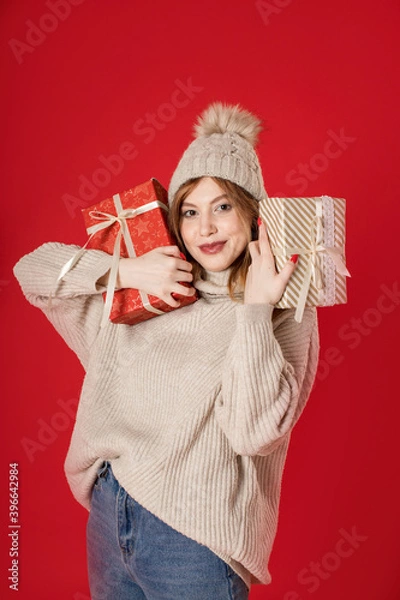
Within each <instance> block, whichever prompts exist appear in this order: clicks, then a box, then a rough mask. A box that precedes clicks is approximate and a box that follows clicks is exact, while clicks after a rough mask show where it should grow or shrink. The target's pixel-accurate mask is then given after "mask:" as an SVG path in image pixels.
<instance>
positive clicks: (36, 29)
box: [8, 0, 85, 65]
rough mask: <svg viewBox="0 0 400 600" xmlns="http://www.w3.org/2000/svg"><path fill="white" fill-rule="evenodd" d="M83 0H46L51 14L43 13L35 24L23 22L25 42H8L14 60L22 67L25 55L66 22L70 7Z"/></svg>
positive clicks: (30, 21) (11, 40) (14, 40)
mask: <svg viewBox="0 0 400 600" xmlns="http://www.w3.org/2000/svg"><path fill="white" fill-rule="evenodd" d="M84 1H85V0H68V1H67V0H47V2H46V6H47V8H48V9H49V10H50V11H51V12H46V13H44V14H43V15H42V16H41V17H40V18H39V20H38V22H37V24H36V23H34V22H33V21H32V20H31V19H28V21H25V25H26V26H27V28H28V29H27V31H26V34H25V41H24V42H21V40H17V39H16V38H11V39H10V40H9V41H8V45H9V46H10V48H11V50H12V52H13V54H14V56H15V59H16V61H17V63H18V64H19V65H22V63H23V59H24V56H25V54H27V53H28V54H32V52H34V51H35V49H36V48H37V47H38V46H41V45H42V44H43V43H44V42H45V41H46V40H47V36H48V35H49V34H51V33H54V32H55V31H56V29H57V28H58V26H59V24H60V22H61V21H66V20H67V19H68V17H69V16H70V14H71V10H72V8H71V7H72V6H79V5H80V4H82V3H83V2H84Z"/></svg>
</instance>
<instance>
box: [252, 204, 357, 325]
mask: <svg viewBox="0 0 400 600" xmlns="http://www.w3.org/2000/svg"><path fill="white" fill-rule="evenodd" d="M345 212H346V201H345V200H344V199H343V198H331V197H330V196H320V197H314V198H265V199H264V200H262V201H261V202H260V216H261V218H262V219H263V221H264V223H265V224H266V226H267V231H268V237H269V241H270V244H271V249H272V252H273V254H274V257H275V264H276V268H277V270H278V271H280V270H281V268H282V267H283V266H284V264H285V262H286V261H287V260H288V259H289V258H290V256H291V255H292V254H298V255H299V260H298V263H297V267H296V269H295V271H294V273H293V275H292V276H291V278H290V280H289V283H288V285H287V286H286V289H285V291H284V293H283V295H282V297H281V299H280V300H279V302H278V303H277V304H276V305H275V306H276V307H277V308H296V313H295V319H296V321H298V322H301V320H302V317H303V311H304V307H305V306H332V305H334V304H345V303H346V301H347V293H346V277H350V273H349V272H348V270H347V269H346V266H345Z"/></svg>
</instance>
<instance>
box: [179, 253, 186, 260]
mask: <svg viewBox="0 0 400 600" xmlns="http://www.w3.org/2000/svg"><path fill="white" fill-rule="evenodd" d="M179 256H180V257H181V258H183V260H186V256H185V255H184V254H183V252H179Z"/></svg>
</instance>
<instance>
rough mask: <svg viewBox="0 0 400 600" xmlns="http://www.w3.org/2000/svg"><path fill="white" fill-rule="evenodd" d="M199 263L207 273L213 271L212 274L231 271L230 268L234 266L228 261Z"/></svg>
mask: <svg viewBox="0 0 400 600" xmlns="http://www.w3.org/2000/svg"><path fill="white" fill-rule="evenodd" d="M197 262H198V263H199V264H200V265H201V266H202V267H203V269H205V270H206V271H211V273H219V272H220V271H226V269H229V267H230V266H231V264H232V263H231V262H228V261H215V262H211V261H204V260H202V261H201V262H200V261H199V260H198V261H197Z"/></svg>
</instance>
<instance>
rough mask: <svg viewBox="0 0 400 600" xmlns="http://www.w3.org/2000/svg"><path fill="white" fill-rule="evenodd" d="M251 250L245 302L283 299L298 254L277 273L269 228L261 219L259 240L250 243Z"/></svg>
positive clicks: (257, 302)
mask: <svg viewBox="0 0 400 600" xmlns="http://www.w3.org/2000/svg"><path fill="white" fill-rule="evenodd" d="M249 251H250V256H251V261H252V262H251V265H250V267H249V270H248V273H247V279H246V286H245V290H244V303H245V304H271V305H275V304H276V303H277V302H279V300H280V299H281V297H282V294H283V292H284V291H285V287H286V286H287V284H288V281H289V279H290V277H291V275H292V273H293V271H294V270H295V268H296V263H295V262H293V260H292V259H296V261H297V256H298V255H296V254H294V255H293V256H292V257H291V258H290V259H289V260H288V261H287V263H286V264H285V266H284V267H283V268H282V269H281V271H280V272H279V273H277V272H276V269H275V260H274V255H273V254H272V250H271V246H270V243H269V239H268V234H267V229H266V227H265V225H264V223H263V222H262V221H261V219H259V237H258V240H256V241H253V242H250V243H249Z"/></svg>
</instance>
